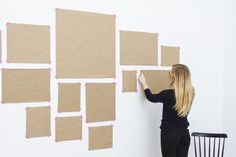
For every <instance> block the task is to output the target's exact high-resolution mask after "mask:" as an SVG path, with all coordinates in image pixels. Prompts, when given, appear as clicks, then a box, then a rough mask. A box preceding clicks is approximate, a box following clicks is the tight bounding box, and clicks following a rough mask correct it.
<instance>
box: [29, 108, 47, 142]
mask: <svg viewBox="0 0 236 157" xmlns="http://www.w3.org/2000/svg"><path fill="white" fill-rule="evenodd" d="M43 136H51V109H50V106H45V107H27V108H26V137H27V138H33V137H43Z"/></svg>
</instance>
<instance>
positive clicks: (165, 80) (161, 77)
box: [141, 70, 170, 93]
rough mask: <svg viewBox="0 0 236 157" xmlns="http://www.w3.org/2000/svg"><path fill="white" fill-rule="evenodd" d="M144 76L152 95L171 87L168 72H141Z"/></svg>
mask: <svg viewBox="0 0 236 157" xmlns="http://www.w3.org/2000/svg"><path fill="white" fill-rule="evenodd" d="M141 72H142V73H143V74H144V76H145V78H146V81H147V84H148V87H149V88H150V90H151V91H152V93H159V92H161V91H162V90H164V89H169V88H170V87H169V86H170V76H169V71H168V70H141Z"/></svg>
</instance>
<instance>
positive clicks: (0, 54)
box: [0, 31, 2, 63]
mask: <svg viewBox="0 0 236 157" xmlns="http://www.w3.org/2000/svg"><path fill="white" fill-rule="evenodd" d="M1 62H2V32H1V31H0V63H1Z"/></svg>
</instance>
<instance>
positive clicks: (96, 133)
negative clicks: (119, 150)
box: [89, 125, 113, 150]
mask: <svg viewBox="0 0 236 157" xmlns="http://www.w3.org/2000/svg"><path fill="white" fill-rule="evenodd" d="M112 147H113V126H112V125H109V126H99V127H89V150H96V149H106V148H112Z"/></svg>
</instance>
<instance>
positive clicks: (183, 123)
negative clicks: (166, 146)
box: [144, 89, 189, 129]
mask: <svg viewBox="0 0 236 157" xmlns="http://www.w3.org/2000/svg"><path fill="white" fill-rule="evenodd" d="M144 92H145V95H146V98H147V99H148V100H149V101H151V102H161V103H163V111H162V120H161V126H160V128H161V129H175V128H187V127H188V126H189V122H188V119H187V117H179V116H178V114H177V111H176V110H175V109H174V105H175V93H174V90H173V89H167V90H163V91H161V92H160V93H157V94H152V92H151V91H150V89H145V90H144Z"/></svg>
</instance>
